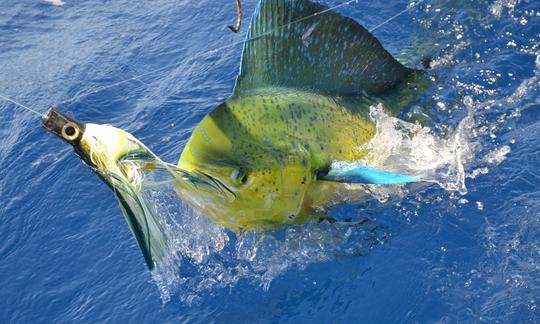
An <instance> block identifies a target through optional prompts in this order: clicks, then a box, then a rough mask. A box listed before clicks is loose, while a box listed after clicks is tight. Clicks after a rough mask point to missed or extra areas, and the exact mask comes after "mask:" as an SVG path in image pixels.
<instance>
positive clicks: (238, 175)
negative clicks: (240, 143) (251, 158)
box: [231, 167, 248, 185]
mask: <svg viewBox="0 0 540 324" xmlns="http://www.w3.org/2000/svg"><path fill="white" fill-rule="evenodd" d="M231 178H232V181H233V182H234V183H235V184H237V185H243V184H244V183H246V182H247V179H248V173H247V170H246V169H245V168H244V167H238V168H236V169H234V171H233V172H232V174H231Z"/></svg>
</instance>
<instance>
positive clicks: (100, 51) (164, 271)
mask: <svg viewBox="0 0 540 324" xmlns="http://www.w3.org/2000/svg"><path fill="white" fill-rule="evenodd" d="M229 2H230V3H229ZM324 3H325V4H328V5H338V4H339V1H324ZM243 5H244V18H245V20H244V26H243V28H242V30H241V32H240V33H238V34H234V33H232V32H230V31H229V30H228V29H227V28H226V27H225V26H226V25H227V24H230V23H232V22H233V21H234V17H235V7H234V1H227V2H225V1H220V2H219V3H216V1H207V0H202V1H163V0H155V1H139V2H133V1H125V0H115V1H97V0H88V1H80V0H63V1H60V0H50V1H49V0H48V1H37V0H32V1H25V2H22V1H15V0H4V1H3V2H2V3H1V4H0V8H1V9H0V12H1V13H2V14H1V15H0V44H1V46H0V94H1V95H4V96H8V97H11V98H14V99H15V100H17V101H19V102H21V103H23V104H25V105H28V106H30V107H31V108H33V109H35V110H37V111H39V112H44V111H45V110H46V109H47V108H49V107H50V106H57V107H59V108H60V109H61V110H62V111H66V112H68V113H70V114H72V115H73V116H75V117H76V118H77V119H79V120H81V121H85V122H93V123H102V124H111V125H114V126H116V127H119V128H122V129H125V130H127V131H129V132H130V133H132V134H134V135H135V136H136V137H137V138H139V139H140V140H141V141H142V142H144V143H145V144H146V145H148V146H149V147H150V148H152V150H153V151H154V152H155V153H156V154H158V155H159V156H160V157H161V158H162V159H163V160H165V161H169V162H173V163H174V162H175V161H176V160H177V158H178V156H179V155H180V153H181V151H182V147H183V145H184V144H185V142H186V140H187V139H188V138H189V135H190V133H191V131H192V129H193V128H194V127H195V126H196V124H197V123H198V122H199V121H200V120H201V118H202V117H204V115H205V114H207V113H208V112H210V111H211V110H212V108H213V107H215V106H216V105H218V104H219V103H221V102H222V101H224V100H225V99H226V98H227V97H228V96H229V95H230V94H231V92H232V88H233V86H234V80H235V77H236V74H237V71H238V68H239V62H240V55H241V50H242V45H241V43H242V41H243V40H244V38H245V33H246V31H247V25H248V21H249V16H250V15H251V13H252V12H253V10H254V8H255V6H256V1H252V0H245V1H243ZM408 6H409V7H410V10H409V11H407V12H405V13H403V14H401V15H399V16H398V17H397V18H395V19H392V20H390V21H388V22H386V21H387V20H388V19H389V18H391V17H393V16H394V15H396V14H398V13H400V12H402V10H404V9H405V8H407V7H408ZM337 10H338V11H339V12H341V13H343V14H345V15H347V16H350V17H353V18H354V19H355V20H357V21H358V22H360V23H361V24H363V25H364V26H365V27H366V28H368V29H373V28H375V27H377V26H379V25H380V24H381V23H384V24H383V25H381V26H380V27H377V28H376V29H375V30H374V34H375V35H376V36H377V37H378V38H379V40H380V41H381V42H382V43H383V44H384V46H385V47H386V48H387V49H388V50H389V51H390V52H392V53H393V54H394V55H395V56H397V57H399V58H400V59H402V60H404V61H407V62H418V60H419V58H421V57H423V56H426V55H429V57H431V58H432V61H431V66H432V68H431V70H430V75H431V77H432V78H433V80H434V82H433V86H432V87H431V88H430V89H428V90H427V91H426V92H425V93H423V94H422V96H421V98H419V99H418V100H417V101H416V102H415V103H414V104H413V105H412V106H411V107H409V109H408V110H407V111H406V112H404V113H403V115H402V117H403V118H404V119H408V118H410V117H413V118H415V119H421V120H422V121H423V123H422V125H424V126H420V125H419V124H414V123H410V122H405V121H402V120H399V119H396V118H393V117H389V116H388V115H386V113H385V112H384V107H382V106H381V105H377V106H374V107H372V109H371V118H373V120H374V122H375V123H376V125H377V130H378V133H377V136H376V137H375V138H374V139H373V141H372V142H371V143H370V144H369V146H370V149H371V150H372V152H373V154H372V156H370V157H368V159H367V160H366V161H364V162H365V163H368V164H370V165H374V166H380V167H384V168H387V169H392V168H394V169H395V170H400V171H406V172H408V173H414V174H419V175H422V176H423V177H424V178H426V179H429V180H430V181H429V182H428V183H427V184H423V185H419V186H415V185H411V186H405V187H403V186H398V187H377V186H351V188H350V190H353V191H358V192H364V191H366V192H368V193H369V195H368V197H366V198H365V199H362V200H361V201H360V202H351V203H340V204H338V205H336V206H334V207H333V208H331V210H329V213H330V214H331V215H332V216H333V217H334V218H337V219H347V218H352V219H355V220H361V224H360V225H358V226H346V225H342V224H339V223H337V224H328V223H325V222H323V223H319V224H306V225H303V226H292V227H286V228H283V229H281V230H279V231H276V232H266V233H244V234H241V235H234V234H233V233H231V232H229V231H227V230H225V229H223V228H221V227H219V226H216V225H214V224H212V223H211V222H210V221H208V220H207V219H206V218H205V217H204V215H200V214H197V213H196V212H194V211H192V210H190V209H189V207H187V206H185V205H183V204H182V203H181V202H178V200H177V199H172V198H171V195H169V192H168V189H167V188H162V189H160V190H157V191H155V192H153V193H152V195H151V197H150V198H149V202H150V203H151V204H153V206H154V208H156V210H158V211H159V212H160V215H162V217H163V221H164V222H167V224H169V225H170V228H169V229H170V231H171V233H172V234H174V237H175V241H174V246H171V251H170V252H171V253H170V254H171V257H170V260H168V261H167V262H165V263H164V264H161V265H159V267H158V271H156V272H155V273H153V274H152V273H150V272H149V271H148V270H147V269H146V265H145V263H144V260H143V258H142V256H141V253H140V251H139V248H138V247H137V245H136V242H135V240H134V239H133V238H132V236H131V233H130V232H129V229H128V227H127V225H126V223H125V221H124V219H123V217H122V215H121V213H120V210H119V208H118V205H117V202H116V200H115V198H114V196H113V194H112V192H111V191H110V190H109V188H108V187H107V186H106V185H104V184H103V183H102V182H101V181H100V180H99V179H98V178H97V177H96V176H95V175H94V174H93V173H92V172H91V171H90V170H89V169H88V168H87V167H86V166H84V165H83V164H82V163H81V162H80V161H79V160H78V158H77V157H76V156H75V155H74V154H73V152H72V149H71V148H70V147H68V146H67V145H65V144H64V143H62V142H61V141H60V140H58V139H57V138H54V137H53V136H52V135H50V134H48V133H47V132H46V131H45V130H44V129H43V128H41V127H40V124H39V118H38V116H36V115H34V114H32V113H30V112H28V111H25V110H22V109H20V108H18V107H16V106H15V105H13V104H12V103H9V102H7V101H2V100H0V116H1V117H2V118H0V199H1V200H0V219H1V225H0V242H1V244H0V286H1V287H2V289H0V322H2V323H5V322H7V323H33V322H45V323H47V322H55V323H62V322H70V323H71V322H105V321H106V322H124V321H131V322H172V323H177V322H188V323H191V322H202V323H208V322H219V323H221V322H227V323H228V322H230V323H236V322H321V323H328V322H349V321H355V322H366V323H388V322H405V323H411V322H418V323H425V322H443V323H457V322H486V323H493V322H501V323H509V322H514V323H535V322H538V321H540V309H539V306H540V305H539V304H540V213H539V212H538V210H539V208H540V191H539V189H538V182H537V181H540V171H539V170H538V167H539V166H540V153H539V152H540V151H539V149H540V139H538V136H537V134H538V133H539V132H540V122H539V121H538V120H539V117H540V113H539V110H538V108H540V96H539V87H540V3H538V2H537V1H519V0H508V1H500V0H496V1H433V0H425V1H423V2H421V3H419V4H417V5H414V6H411V3H410V2H407V1H386V2H370V1H358V2H353V3H351V4H349V5H347V6H342V7H340V8H339V9H337ZM385 22H386V23H385ZM225 46H227V47H225ZM224 47H225V48H224ZM137 76H141V77H138V78H136V79H133V78H134V77H137ZM128 79H131V81H128V82H124V83H120V84H116V83H118V82H121V81H123V80H128ZM113 84H116V85H115V86H112V87H109V86H110V85H113Z"/></svg>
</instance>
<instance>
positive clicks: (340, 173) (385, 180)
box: [318, 163, 421, 185]
mask: <svg viewBox="0 0 540 324" xmlns="http://www.w3.org/2000/svg"><path fill="white" fill-rule="evenodd" d="M318 178H319V179H320V180H326V181H335V182H345V183H365V184H384V185H391V184H404V183H411V182H418V181H421V180H420V179H419V178H418V177H414V176H408V175H403V174H399V173H392V172H386V171H383V170H379V169H376V168H370V167H367V166H363V165H359V164H352V163H339V164H336V163H335V164H333V165H332V166H331V167H330V168H329V169H327V170H325V171H323V172H320V174H319V175H318Z"/></svg>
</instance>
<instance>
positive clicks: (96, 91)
mask: <svg viewBox="0 0 540 324" xmlns="http://www.w3.org/2000/svg"><path fill="white" fill-rule="evenodd" d="M424 1H425V0H419V1H417V2H411V3H410V4H409V5H408V6H407V7H406V8H405V9H403V10H402V11H400V12H399V13H397V14H395V15H394V16H392V17H390V18H388V19H386V20H385V21H383V22H382V23H380V24H378V25H377V26H375V27H373V28H371V29H369V32H373V31H375V30H376V29H379V28H380V27H382V26H384V25H386V24H388V23H389V22H391V21H392V20H394V19H396V18H397V17H399V16H401V15H403V14H404V13H406V12H407V11H409V10H411V9H412V8H414V7H416V6H417V5H419V4H421V3H423V2H424ZM352 3H358V0H348V1H345V2H343V3H340V4H338V5H335V6H333V7H329V8H327V9H325V10H321V11H319V12H316V13H314V14H311V15H308V16H305V17H302V18H300V19H297V20H294V21H291V22H289V23H287V24H284V25H281V26H279V27H276V28H275V29H273V30H270V31H268V32H266V33H264V34H261V35H259V36H256V37H253V38H249V39H246V40H242V41H238V42H233V43H230V44H228V45H224V46H221V47H217V48H214V49H212V50H209V51H207V52H205V53H202V55H209V54H213V53H216V52H219V51H222V50H224V49H227V48H230V47H234V46H236V45H240V44H243V43H246V42H250V41H254V40H257V39H260V38H262V37H266V36H268V35H271V34H272V33H274V32H275V31H277V30H280V29H282V28H286V27H289V26H292V25H294V24H297V23H299V22H302V21H304V20H307V19H310V18H313V17H316V16H319V15H322V14H324V13H326V12H329V11H332V10H335V9H338V8H340V7H344V6H347V5H350V4H352ZM182 63H183V62H178V63H174V64H170V65H166V66H164V67H161V68H158V69H155V70H152V71H148V72H145V73H142V74H139V75H137V76H134V77H131V78H128V79H125V80H122V81H119V82H115V83H112V84H109V85H106V86H103V87H100V88H97V89H94V90H90V91H88V92H84V93H81V94H79V95H75V96H73V97H71V98H69V99H66V100H64V101H62V102H60V103H58V104H57V106H59V105H62V104H65V103H68V102H72V101H74V100H77V99H80V98H83V97H86V96H89V95H91V94H95V93H98V92H101V91H104V90H107V89H110V88H113V87H116V86H118V85H121V84H124V83H127V82H131V81H134V80H139V79H141V78H143V77H145V76H149V75H153V74H156V73H159V72H162V71H166V70H170V69H173V68H174V67H176V66H179V65H181V64H182ZM141 82H142V81H141ZM0 98H1V99H4V100H6V101H9V102H11V103H13V104H15V105H17V106H18V107H21V108H23V109H26V110H27V111H30V112H32V113H34V114H36V115H39V116H42V115H43V114H42V113H40V112H37V111H35V110H34V109H31V108H29V107H27V106H25V105H23V104H20V103H18V102H16V101H15V100H13V99H10V98H9V97H6V96H3V95H0Z"/></svg>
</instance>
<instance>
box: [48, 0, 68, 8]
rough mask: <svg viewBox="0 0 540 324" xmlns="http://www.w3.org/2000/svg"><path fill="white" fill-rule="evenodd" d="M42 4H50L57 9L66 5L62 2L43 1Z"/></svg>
mask: <svg viewBox="0 0 540 324" xmlns="http://www.w3.org/2000/svg"><path fill="white" fill-rule="evenodd" d="M43 2H46V3H48V4H51V5H53V6H57V7H60V6H63V5H65V4H66V3H65V2H64V1H62V0H43Z"/></svg>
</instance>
